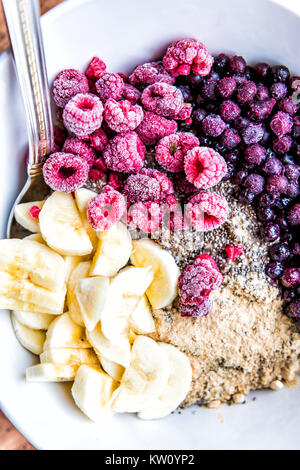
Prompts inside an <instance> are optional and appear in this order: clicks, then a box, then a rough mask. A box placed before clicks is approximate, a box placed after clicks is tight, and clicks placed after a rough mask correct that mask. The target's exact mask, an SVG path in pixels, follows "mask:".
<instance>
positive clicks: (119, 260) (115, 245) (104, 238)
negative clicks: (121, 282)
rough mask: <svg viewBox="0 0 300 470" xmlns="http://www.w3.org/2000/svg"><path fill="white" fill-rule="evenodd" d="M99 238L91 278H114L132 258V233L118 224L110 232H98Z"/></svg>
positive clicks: (121, 224) (120, 223)
mask: <svg viewBox="0 0 300 470" xmlns="http://www.w3.org/2000/svg"><path fill="white" fill-rule="evenodd" d="M98 236H99V241H98V247H97V251H96V254H95V256H94V258H93V263H92V267H91V272H90V276H114V275H115V274H117V272H118V271H119V270H120V269H121V268H123V267H124V266H125V265H126V264H127V263H128V260H129V258H130V255H131V251H132V242H131V236H130V233H129V231H128V230H127V228H126V227H125V225H124V224H123V223H122V222H117V223H116V224H114V225H113V226H112V227H111V228H110V229H109V230H107V231H103V232H98Z"/></svg>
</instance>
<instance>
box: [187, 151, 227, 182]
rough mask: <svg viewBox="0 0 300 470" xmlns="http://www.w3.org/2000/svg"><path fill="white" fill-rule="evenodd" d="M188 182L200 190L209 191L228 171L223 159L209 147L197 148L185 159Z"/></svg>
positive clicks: (189, 152) (188, 153)
mask: <svg viewBox="0 0 300 470" xmlns="http://www.w3.org/2000/svg"><path fill="white" fill-rule="evenodd" d="M184 171H185V174H186V178H187V180H188V181H189V182H190V183H192V184H194V186H195V187H196V188H198V189H208V188H211V187H212V186H215V185H216V184H218V183H219V181H221V179H222V178H223V177H224V176H225V174H226V171H227V165H226V162H225V160H224V158H223V157H221V155H220V154H219V153H218V152H216V151H215V150H213V149H211V148H208V147H195V148H193V149H192V150H190V151H188V152H187V154H186V156H185V159H184Z"/></svg>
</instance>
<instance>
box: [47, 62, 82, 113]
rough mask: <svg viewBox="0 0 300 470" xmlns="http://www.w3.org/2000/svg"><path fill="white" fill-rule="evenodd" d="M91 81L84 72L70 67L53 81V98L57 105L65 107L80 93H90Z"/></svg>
mask: <svg viewBox="0 0 300 470" xmlns="http://www.w3.org/2000/svg"><path fill="white" fill-rule="evenodd" d="M88 91H89V83H88V80H87V78H86V76H85V75H84V73H82V72H79V71H78V70H74V69H68V70H63V71H62V72H60V73H59V74H58V75H57V77H56V78H55V80H54V82H53V98H54V101H55V103H56V104H57V106H59V107H60V108H64V107H65V106H66V104H67V103H68V101H70V99H71V98H73V96H75V95H78V93H88Z"/></svg>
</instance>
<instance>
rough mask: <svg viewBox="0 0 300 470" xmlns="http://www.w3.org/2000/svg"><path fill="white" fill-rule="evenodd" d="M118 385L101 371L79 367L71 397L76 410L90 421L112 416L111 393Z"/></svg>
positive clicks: (84, 366)
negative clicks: (76, 407)
mask: <svg viewBox="0 0 300 470" xmlns="http://www.w3.org/2000/svg"><path fill="white" fill-rule="evenodd" d="M117 386H118V384H117V382H115V381H114V380H113V379H112V378H111V377H109V376H108V375H107V374H105V373H104V372H103V371H102V370H101V369H95V368H93V367H89V366H86V365H83V366H81V367H80V368H79V369H78V371H77V374H76V377H75V381H74V384H73V387H72V395H73V398H74V401H75V403H76V405H77V406H78V408H80V410H81V411H82V412H83V413H84V414H85V415H86V416H87V417H88V418H90V419H91V420H92V421H100V420H103V418H106V417H110V416H113V414H114V411H113V409H112V407H111V402H112V396H113V392H114V391H115V389H116V388H117Z"/></svg>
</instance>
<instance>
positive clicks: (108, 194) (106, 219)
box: [87, 186, 126, 230]
mask: <svg viewBox="0 0 300 470" xmlns="http://www.w3.org/2000/svg"><path fill="white" fill-rule="evenodd" d="M125 210H126V202H125V199H124V197H123V196H122V194H120V193H119V192H118V191H115V190H114V189H113V188H111V187H110V186H105V187H104V188H103V190H102V193H101V194H99V195H98V196H96V197H95V198H93V199H92V200H91V201H90V202H89V203H88V207H87V218H88V222H89V224H90V225H91V227H92V228H93V229H94V230H109V229H110V228H111V227H112V226H113V225H114V224H115V223H116V222H118V221H119V220H120V219H121V217H122V216H123V214H124V212H125Z"/></svg>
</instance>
